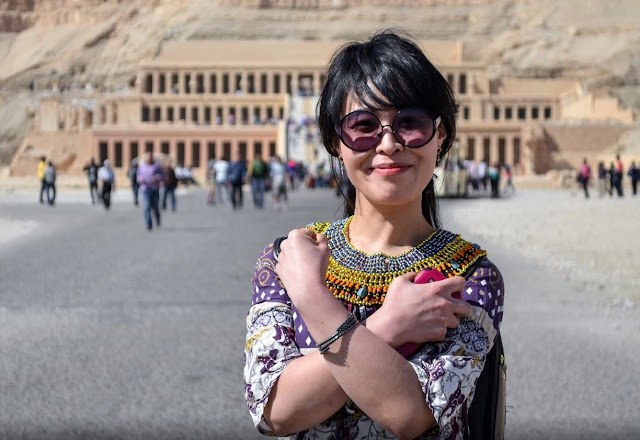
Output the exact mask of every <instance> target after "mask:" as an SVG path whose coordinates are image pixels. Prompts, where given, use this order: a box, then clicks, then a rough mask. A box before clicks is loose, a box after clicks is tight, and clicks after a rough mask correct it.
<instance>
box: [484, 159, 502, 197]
mask: <svg viewBox="0 0 640 440" xmlns="http://www.w3.org/2000/svg"><path fill="white" fill-rule="evenodd" d="M487 176H488V177H489V183H490V184H491V197H492V198H494V199H497V198H498V197H500V164H498V162H494V163H493V164H492V165H491V166H490V167H489V172H488V173H487Z"/></svg>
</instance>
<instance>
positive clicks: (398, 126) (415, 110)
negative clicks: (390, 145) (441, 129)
mask: <svg viewBox="0 0 640 440" xmlns="http://www.w3.org/2000/svg"><path fill="white" fill-rule="evenodd" d="M433 125H434V124H433V119H432V118H431V116H429V113H427V111H426V110H425V109H422V108H419V107H411V108H407V109H403V110H401V111H400V112H398V114H397V115H396V117H395V119H394V120H393V126H392V129H393V132H394V134H395V136H396V139H398V141H400V143H401V144H403V145H405V146H407V147H414V148H415V147H422V146H423V145H425V144H426V143H427V142H429V141H430V140H431V139H432V138H433V135H434V132H435V131H434V129H433Z"/></svg>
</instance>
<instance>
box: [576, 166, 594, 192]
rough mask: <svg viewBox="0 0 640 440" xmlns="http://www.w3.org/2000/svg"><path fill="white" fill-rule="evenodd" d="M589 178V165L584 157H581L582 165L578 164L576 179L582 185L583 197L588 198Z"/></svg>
mask: <svg viewBox="0 0 640 440" xmlns="http://www.w3.org/2000/svg"><path fill="white" fill-rule="evenodd" d="M590 180H591V165H589V162H588V161H587V158H586V157H585V158H584V159H582V165H580V170H579V171H578V181H579V182H580V185H582V189H583V190H584V197H585V198H586V199H588V198H589V182H590Z"/></svg>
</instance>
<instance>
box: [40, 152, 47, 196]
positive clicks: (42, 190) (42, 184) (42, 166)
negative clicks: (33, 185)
mask: <svg viewBox="0 0 640 440" xmlns="http://www.w3.org/2000/svg"><path fill="white" fill-rule="evenodd" d="M46 168H47V158H46V157H44V156H41V157H40V162H38V180H39V181H40V203H44V193H45V191H46V189H47V181H46V180H44V170H45V169H46Z"/></svg>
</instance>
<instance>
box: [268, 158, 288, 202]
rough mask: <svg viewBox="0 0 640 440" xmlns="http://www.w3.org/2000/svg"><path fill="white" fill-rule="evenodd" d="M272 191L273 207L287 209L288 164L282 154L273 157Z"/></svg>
mask: <svg viewBox="0 0 640 440" xmlns="http://www.w3.org/2000/svg"><path fill="white" fill-rule="evenodd" d="M269 173H270V175H271V191H272V192H273V209H276V210H278V209H283V210H286V209H287V203H288V197H287V166H286V165H285V164H284V163H282V159H280V156H273V158H272V159H271V165H270V171H269Z"/></svg>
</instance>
